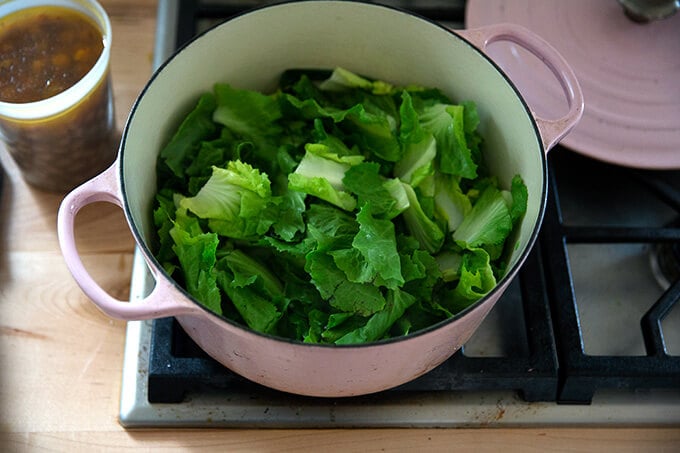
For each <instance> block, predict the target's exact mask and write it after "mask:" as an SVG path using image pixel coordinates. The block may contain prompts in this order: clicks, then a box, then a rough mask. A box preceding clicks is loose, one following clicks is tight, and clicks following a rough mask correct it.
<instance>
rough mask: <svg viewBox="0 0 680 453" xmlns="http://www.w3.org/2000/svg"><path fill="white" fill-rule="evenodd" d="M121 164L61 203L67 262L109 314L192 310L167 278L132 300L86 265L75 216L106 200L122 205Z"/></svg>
mask: <svg viewBox="0 0 680 453" xmlns="http://www.w3.org/2000/svg"><path fill="white" fill-rule="evenodd" d="M117 168H118V165H117V163H114V164H113V165H112V166H111V167H109V169H108V170H106V171H104V172H103V173H101V174H100V175H98V176H96V177H95V178H93V179H91V180H89V181H87V182H85V183H84V184H83V185H81V186H79V187H77V188H75V189H73V191H71V192H70V193H69V194H68V195H66V197H65V198H64V199H63V201H62V202H61V205H60V206H59V213H58V216H57V233H58V236H59V245H60V247H61V251H62V254H63V255H64V259H65V261H66V265H67V267H68V269H69V271H70V272H71V274H72V275H73V277H74V279H75V280H76V282H77V283H78V286H80V288H81V289H82V290H83V292H84V293H85V294H86V295H87V296H88V297H89V298H90V299H91V300H92V301H93V302H94V303H95V305H97V307H99V308H100V309H101V310H102V311H103V312H104V313H106V314H107V315H109V316H111V317H113V318H118V319H124V320H127V321H131V320H142V319H154V318H162V317H166V316H174V315H178V314H184V313H189V312H191V311H193V307H192V306H191V305H190V304H189V303H185V302H182V301H181V300H180V298H178V297H177V293H176V292H175V296H174V297H173V296H172V292H173V287H172V284H171V283H169V282H168V281H167V280H166V279H162V278H157V276H156V275H154V276H153V277H154V279H155V281H156V284H155V286H154V288H153V290H152V291H151V293H150V294H149V295H148V296H146V297H145V298H144V299H142V300H140V301H138V302H135V303H132V302H128V301H123V300H119V299H116V298H115V297H112V296H111V295H110V294H109V293H107V292H106V291H105V290H104V289H103V288H102V287H101V286H99V284H98V283H97V282H96V281H95V280H94V279H93V278H92V276H91V275H90V274H89V273H88V271H87V270H86V269H85V266H84V265H83V262H82V260H81V259H80V255H79V254H78V250H77V248H76V240H75V234H74V233H75V231H74V226H75V218H76V215H77V214H78V211H80V210H81V209H82V208H83V207H85V206H87V205H89V204H91V203H95V202H98V201H105V202H109V203H112V204H115V205H117V206H119V207H122V205H123V201H122V195H121V190H120V183H119V181H118V178H117V177H116V175H117Z"/></svg>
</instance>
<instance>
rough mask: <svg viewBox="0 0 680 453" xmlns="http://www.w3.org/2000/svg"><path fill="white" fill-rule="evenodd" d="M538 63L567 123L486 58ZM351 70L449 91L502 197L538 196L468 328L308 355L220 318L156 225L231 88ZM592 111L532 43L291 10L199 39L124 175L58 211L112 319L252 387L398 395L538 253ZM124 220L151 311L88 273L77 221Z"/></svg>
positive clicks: (170, 81) (146, 93) (325, 8)
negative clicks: (168, 265) (100, 214)
mask: <svg viewBox="0 0 680 453" xmlns="http://www.w3.org/2000/svg"><path fill="white" fill-rule="evenodd" d="M499 40H504V41H512V42H514V43H516V44H518V45H520V46H522V47H524V48H526V49H528V50H530V51H531V52H532V53H533V54H535V55H536V56H537V57H538V58H539V59H540V60H541V61H543V62H544V63H545V64H546V65H547V66H548V67H549V68H550V70H551V71H552V73H553V74H554V75H555V77H556V78H557V79H558V80H559V82H560V83H561V85H562V87H563V89H564V94H565V98H566V102H567V103H568V106H569V109H568V113H566V114H565V115H564V116H563V117H561V118H558V119H550V120H549V119H544V118H540V117H538V116H536V115H535V114H533V113H532V111H531V109H530V108H529V106H527V104H526V103H525V102H524V100H523V99H522V97H521V96H520V94H519V92H518V91H517V90H516V89H515V87H514V86H513V84H512V83H511V81H510V80H509V79H508V78H507V76H505V75H504V73H503V72H502V71H501V70H500V69H499V68H498V67H497V66H496V65H495V64H494V62H493V61H492V60H491V59H490V58H489V57H488V56H487V55H486V53H485V49H486V48H487V46H488V45H489V44H490V43H492V42H494V41H499ZM336 66H342V67H345V68H347V69H349V70H351V71H354V72H357V73H361V74H366V75H368V76H371V77H374V78H379V79H384V80H388V81H390V82H393V83H395V84H412V83H417V84H421V85H426V86H433V87H439V88H440V89H442V90H443V91H444V92H446V93H447V94H448V95H449V96H451V97H452V98H453V99H457V100H466V99H469V100H474V101H475V102H476V103H477V106H478V110H479V114H480V126H479V130H480V132H481V133H482V134H483V136H484V137H485V143H486V145H485V146H486V148H485V152H486V158H487V160H488V161H489V164H490V167H491V169H492V171H493V172H494V174H496V175H497V176H498V177H499V180H500V181H501V183H502V185H504V186H505V187H509V182H510V180H511V178H512V176H513V175H515V174H517V173H519V174H521V175H522V176H523V178H524V180H525V182H526V184H527V187H528V191H529V203H528V210H527V213H526V215H525V217H524V219H523V221H522V223H521V226H520V230H519V235H518V239H517V241H518V242H517V244H516V247H515V252H514V254H513V256H512V258H511V262H510V266H509V267H508V272H507V274H506V275H505V276H504V277H503V278H502V279H501V280H500V281H499V283H498V286H497V287H496V288H495V289H494V290H492V291H491V292H490V293H489V294H488V295H487V296H485V297H484V298H483V299H481V300H480V301H478V302H477V303H476V304H474V305H473V306H471V307H470V308H468V309H467V310H465V311H464V312H462V313H460V314H459V315H457V316H456V317H454V318H452V319H449V320H446V321H443V322H440V323H438V324H436V325H433V326H431V327H430V328H427V329H424V330H421V331H419V332H415V333H413V334H411V335H409V336H406V337H402V338H396V339H391V340H386V341H380V342H375V343H369V344H365V345H355V346H351V345H350V346H329V345H309V344H303V343H300V342H295V341H289V340H285V339H281V338H277V337H273V336H268V335H263V334H260V333H256V332H253V331H251V330H249V329H247V328H244V327H243V326H240V325H237V324H235V323H234V322H232V321H229V320H227V319H225V318H223V317H221V316H217V315H215V314H213V313H212V312H209V311H207V310H206V309H205V308H204V307H203V306H202V305H200V304H199V303H198V302H197V301H196V300H194V299H193V298H192V297H191V296H189V295H188V293H187V292H186V291H185V290H184V289H182V288H181V287H180V286H178V285H177V284H176V283H175V282H174V281H173V280H172V279H171V278H170V277H169V276H168V275H167V274H166V273H165V272H164V271H163V269H162V267H161V266H160V265H159V263H158V261H157V260H156V259H155V258H154V256H153V254H152V250H151V248H150V245H149V244H151V243H152V238H153V237H154V228H153V221H152V215H151V206H152V200H153V197H154V194H155V191H156V173H155V168H156V167H155V166H156V158H157V155H158V152H159V151H160V149H161V148H162V146H163V145H164V144H165V142H166V141H167V140H168V139H169V137H170V136H171V134H172V132H173V131H174V130H175V128H176V127H177V125H178V124H179V122H180V121H181V119H182V118H183V116H184V115H185V114H186V113H187V112H188V110H189V109H190V108H191V107H192V106H193V104H194V103H195V101H196V99H197V98H198V96H199V95H200V94H201V93H202V92H205V91H208V90H210V89H211V88H212V86H213V85H214V83H216V82H218V81H226V82H229V83H231V84H233V85H235V86H238V87H240V88H249V89H258V90H262V91H265V92H271V91H273V90H274V89H275V88H276V84H277V80H278V76H279V75H280V74H281V73H282V72H283V71H284V70H286V69H290V68H333V67H336ZM582 111H583V97H582V94H581V91H580V88H579V84H578V82H577V80H576V78H575V76H574V73H573V72H572V70H571V69H570V67H569V66H568V65H567V63H566V62H565V61H564V60H563V59H562V57H561V56H560V55H559V54H558V53H557V52H556V51H555V50H554V49H553V48H552V47H550V46H549V45H548V44H547V43H546V42H544V41H543V40H542V39H540V38H538V37H537V36H536V35H534V34H532V33H531V32H529V31H527V30H526V29H523V28H520V27H518V26H512V25H506V24H503V25H495V26H489V27H485V28H479V29H474V30H462V31H451V30H449V29H447V28H444V27H442V26H440V25H438V24H435V23H432V22H430V21H428V20H425V19H422V18H419V17H417V16H414V15H412V14H409V13H406V12H403V11H400V10H396V9H392V8H389V7H385V6H379V5H374V4H363V3H355V2H347V1H317V2H292V3H284V4H279V5H275V6H269V7H265V8H261V9H258V10H254V11H252V12H249V13H247V14H243V15H240V16H237V17H235V18H233V19H231V20H229V21H227V22H225V23H223V24H221V25H219V26H217V27H216V28H213V29H211V30H209V31H207V32H206V33H204V34H202V35H200V36H199V37H197V38H196V39H195V40H194V41H192V42H191V43H190V44H188V45H187V46H186V47H184V48H182V49H181V50H180V51H178V52H177V53H176V54H175V55H174V56H173V57H172V58H170V59H169V60H168V61H167V62H166V63H165V64H164V65H163V66H162V67H161V68H160V69H159V70H158V71H157V72H156V73H155V74H154V75H153V77H152V78H151V80H150V81H149V83H148V84H147V85H146V87H145V88H144V90H143V91H142V93H141V94H140V96H139V98H138V99H137V101H136V102H135V104H134V106H133V109H132V111H131V113H130V116H129V118H128V121H127V124H126V126H125V129H124V132H123V137H122V140H121V144H120V150H119V154H118V158H117V160H116V162H115V163H114V164H113V165H112V166H111V167H110V168H109V169H108V170H106V171H105V172H104V173H102V174H100V175H99V176H97V177H95V178H93V179H92V180H90V181H88V182H86V183H84V184H83V185H82V186H80V187H78V188H76V189H75V190H73V191H72V192H71V193H70V194H68V195H67V196H66V198H65V199H64V200H63V202H62V205H61V207H60V210H59V218H58V229H59V241H60V244H61V248H62V251H63V254H64V257H65V259H66V263H67V265H68V267H69V269H70V271H71V272H72V274H73V276H74V277H75V280H76V281H77V282H78V284H79V285H80V287H81V288H82V290H83V291H84V292H85V294H86V295H87V296H88V297H89V298H91V299H92V301H93V302H94V303H95V304H96V305H97V306H98V307H99V308H100V309H101V310H103V311H104V312H105V313H106V314H108V315H109V316H112V317H115V318H119V319H124V320H142V319H151V318H161V317H167V316H174V317H176V318H177V320H178V322H179V323H180V324H181V325H182V327H183V328H184V329H185V330H186V332H187V333H188V334H189V335H190V336H191V337H192V338H193V340H194V341H195V342H196V343H197V344H198V345H199V346H200V347H201V348H203V349H204V350H205V351H206V352H207V353H208V354H209V355H211V356H212V357H213V358H215V359H216V360H218V361H219V362H220V363H222V364H223V365H224V366H226V367H228V368H230V369H231V370H233V371H235V372H236V373H239V374H241V375H242V376H244V377H246V378H248V379H250V380H252V381H255V382H258V383H260V384H263V385H265V386H268V387H271V388H275V389H278V390H282V391H286V392H291V393H296V394H303V395H311V396H326V397H331V396H332V397H336V396H352V395H361V394H368V393H372V392H377V391H381V390H385V389H388V388H392V387H395V386H397V385H399V384H402V383H405V382H408V381H410V380H412V379H415V378H416V377H418V376H420V375H422V374H424V373H427V372H428V371H430V370H431V369H433V368H435V367H436V366H437V365H439V364H441V363H442V362H443V361H444V360H446V359H447V358H449V357H450V356H451V355H452V354H453V353H454V352H456V351H457V350H458V349H459V348H460V347H461V346H462V345H463V344H464V343H465V342H466V341H467V340H468V339H469V338H470V336H471V335H472V334H473V332H474V331H475V329H477V327H478V326H479V325H480V323H481V322H482V320H483V319H484V318H485V316H486V315H487V314H488V313H489V311H490V310H491V308H492V307H493V306H494V304H495V303H496V301H497V300H498V298H499V297H500V296H501V294H502V293H503V291H504V290H505V289H506V287H507V286H508V284H509V282H510V281H511V280H512V278H513V277H514V276H515V274H516V273H517V271H518V269H519V267H520V266H521V265H522V263H523V262H524V260H525V258H526V256H527V254H528V253H529V251H530V248H531V247H532V246H533V244H534V242H535V240H536V237H537V234H538V230H539V226H540V224H541V221H542V218H543V210H544V208H545V202H546V190H547V179H546V171H547V167H546V153H547V152H548V150H549V149H550V148H551V147H553V146H554V145H555V144H556V143H557V142H558V141H559V140H560V139H561V138H562V137H564V136H565V135H566V134H567V133H568V132H569V131H570V130H571V129H572V128H573V127H574V126H575V125H576V123H577V122H578V121H579V119H580V117H581V114H582ZM97 201H107V202H111V203H114V204H116V205H118V206H120V207H121V208H122V209H123V210H124V212H125V216H126V218H127V221H128V224H129V226H130V229H131V231H132V234H133V236H134V238H135V240H136V242H137V245H138V247H139V249H140V250H141V253H142V254H143V256H144V258H145V260H146V262H147V264H148V267H149V269H150V272H151V274H152V276H153V278H154V279H155V286H154V288H153V290H152V291H151V293H150V294H149V295H148V296H147V297H146V298H144V299H143V300H140V301H135V302H128V301H122V300H117V299H116V298H114V297H112V296H111V295H109V294H108V293H107V292H106V291H104V290H103V289H102V288H101V287H100V286H99V285H98V284H97V283H96V282H95V281H94V280H93V279H92V277H91V276H90V275H89V274H88V273H87V271H86V270H85V268H84V266H83V264H82V262H81V259H80V257H79V256H78V252H77V250H76V246H75V239H74V219H75V217H76V215H77V213H78V211H79V210H80V209H81V208H83V207H84V206H86V205H88V204H90V203H93V202H97Z"/></svg>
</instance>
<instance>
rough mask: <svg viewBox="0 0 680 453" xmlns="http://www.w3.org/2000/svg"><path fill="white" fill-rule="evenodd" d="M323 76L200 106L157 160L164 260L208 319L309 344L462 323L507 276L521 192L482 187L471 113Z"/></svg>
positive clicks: (339, 74) (492, 183)
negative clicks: (460, 316) (459, 317)
mask: <svg viewBox="0 0 680 453" xmlns="http://www.w3.org/2000/svg"><path fill="white" fill-rule="evenodd" d="M328 74H329V73H326V77H325V78H324V79H323V80H321V81H319V80H318V77H317V76H318V75H319V71H301V70H296V71H288V72H286V73H284V75H283V76H282V79H281V86H280V88H279V90H277V91H276V92H275V93H273V94H270V95H267V94H262V93H259V92H255V91H249V90H241V89H237V88H234V87H232V86H230V85H228V84H217V85H215V87H214V91H213V92H211V93H205V94H203V96H201V98H200V99H199V100H198V102H197V104H196V106H195V108H194V110H193V111H192V112H190V113H189V115H188V116H187V117H186V118H185V119H184V121H183V122H182V124H181V125H180V127H179V128H178V130H177V132H176V133H175V135H174V136H173V137H172V139H171V140H170V141H169V143H168V144H167V145H166V146H165V148H164V149H163V150H162V151H161V153H160V155H159V158H158V165H157V171H158V181H159V182H158V192H157V194H156V203H155V206H154V212H153V218H154V222H155V225H156V228H157V231H158V246H157V249H156V257H157V258H158V260H159V261H160V262H161V263H162V265H163V267H164V268H165V270H166V271H167V272H168V273H169V274H170V275H171V276H172V277H173V278H174V279H175V280H177V281H178V282H179V283H180V284H182V285H183V286H184V287H185V288H186V290H187V291H188V292H189V293H190V294H191V295H192V296H194V297H195V298H196V299H197V300H198V301H199V302H201V303H202V304H204V305H205V306H206V307H207V308H208V309H210V310H212V311H213V312H215V313H217V314H220V315H223V316H225V317H227V318H230V319H232V320H234V321H236V322H238V323H241V324H243V325H245V326H248V327H249V328H251V329H254V330H256V331H259V332H264V333H268V334H272V335H276V336H281V337H286V338H291V339H295V340H299V341H303V342H309V343H335V344H354V343H365V342H372V341H377V340H380V339H384V338H390V337H394V336H400V335H406V334H409V333H411V332H414V331H416V330H419V329H422V328H425V327H428V326H430V325H432V324H434V323H436V322H438V321H441V320H444V319H447V318H449V317H452V316H455V315H456V313H459V312H460V311H461V310H463V309H465V308H466V307H468V306H470V305H471V304H473V303H474V302H475V301H477V300H478V299H480V298H481V297H483V296H484V295H485V294H487V293H488V292H489V291H490V290H491V289H492V288H493V287H494V286H495V285H496V282H497V280H498V278H499V277H500V276H502V275H503V273H504V271H505V266H506V263H505V261H504V259H505V257H506V256H507V255H508V253H507V252H508V250H506V249H510V248H511V247H512V244H510V242H511V241H509V240H507V238H508V237H509V236H510V235H511V233H512V231H513V229H514V228H515V227H516V226H517V225H518V223H519V221H520V219H521V218H522V216H523V215H524V212H525V211H526V205H527V189H526V186H525V185H524V183H523V181H522V179H521V177H520V176H519V175H517V176H515V178H514V179H513V180H512V184H511V188H510V189H509V190H504V189H501V188H500V187H499V185H498V182H497V180H496V178H495V177H493V176H492V175H489V173H488V171H487V169H486V166H485V163H484V159H483V155H482V148H481V144H482V137H481V136H480V135H479V133H478V132H477V124H478V122H479V119H478V116H477V111H476V107H475V104H474V103H473V102H463V103H460V104H454V103H452V102H451V100H450V99H448V98H447V97H446V96H445V95H444V94H443V93H442V92H441V91H439V90H437V89H432V88H425V87H419V86H408V87H397V86H393V85H391V84H389V83H387V82H384V81H374V80H369V79H366V78H364V77H361V76H359V75H357V74H353V73H351V72H349V71H347V70H345V69H342V68H336V69H335V70H334V71H332V73H330V75H328ZM506 242H507V244H506Z"/></svg>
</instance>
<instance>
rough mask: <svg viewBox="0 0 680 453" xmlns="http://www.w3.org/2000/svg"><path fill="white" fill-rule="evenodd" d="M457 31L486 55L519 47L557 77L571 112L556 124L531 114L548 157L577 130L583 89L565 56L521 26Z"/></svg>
mask: <svg viewBox="0 0 680 453" xmlns="http://www.w3.org/2000/svg"><path fill="white" fill-rule="evenodd" d="M454 31H455V32H456V33H458V34H459V35H460V36H462V37H463V38H465V39H466V40H468V41H469V42H471V43H472V44H473V45H474V46H475V47H477V48H479V49H480V50H481V51H482V52H485V53H486V48H487V46H488V45H489V44H491V43H493V42H496V41H510V42H513V43H515V44H518V45H520V46H522V47H523V48H525V49H526V50H528V51H529V52H531V53H532V54H534V55H535V56H536V57H537V58H538V59H540V60H541V61H542V62H543V63H544V64H545V65H546V66H547V67H548V69H550V71H551V72H552V73H553V74H554V75H555V77H556V78H557V80H558V81H559V83H560V85H561V87H562V90H563V92H564V95H565V97H566V98H567V103H568V105H569V111H568V112H567V113H566V114H565V115H564V116H562V117H561V118H558V119H554V120H549V119H545V118H541V117H540V116H538V115H536V114H535V113H533V112H532V114H533V116H534V120H535V121H536V125H537V126H538V130H539V132H540V134H541V140H542V142H543V147H544V149H545V152H546V153H547V152H548V151H549V150H550V148H552V147H553V146H555V145H556V144H557V143H558V142H559V141H560V140H561V139H562V138H564V136H565V135H567V134H568V133H569V131H571V130H572V129H573V128H574V126H576V124H577V123H578V122H579V120H580V119H581V116H582V115H583V92H582V91H581V86H580V85H579V83H578V80H577V79H576V75H575V74H574V71H573V70H572V69H571V67H570V66H569V64H568V63H567V62H566V61H565V59H564V58H563V57H562V55H560V54H559V53H558V52H557V50H555V48H554V47H552V46H551V45H550V44H548V42H546V41H545V40H544V39H543V38H541V37H539V36H538V35H536V34H535V33H533V32H531V31H530V30H528V29H526V28H524V27H522V26H520V25H516V24H509V23H503V24H496V25H489V26H484V27H480V28H473V29H469V30H454Z"/></svg>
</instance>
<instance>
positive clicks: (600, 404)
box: [120, 1, 680, 428]
mask: <svg viewBox="0 0 680 453" xmlns="http://www.w3.org/2000/svg"><path fill="white" fill-rule="evenodd" d="M256 3H258V2H249V1H245V2H244V1H240V2H230V1H222V2H215V1H203V2H201V1H199V2H188V1H187V2H179V1H166V2H160V4H159V10H158V31H157V39H156V49H155V65H156V67H157V66H159V65H160V64H161V63H162V62H163V61H164V60H165V59H166V58H167V57H168V56H169V55H171V53H172V52H173V51H174V50H175V49H176V47H177V46H178V43H179V42H181V41H182V40H183V39H186V37H185V38H182V37H181V35H182V34H184V35H190V34H191V33H195V32H196V31H199V30H200V29H202V28H204V27H206V26H209V25H211V24H213V23H215V22H217V21H220V20H222V19H223V18H224V17H225V15H228V14H232V13H233V11H234V5H235V4H239V5H248V6H252V5H255V4H256ZM384 3H390V2H384ZM392 3H397V4H399V6H404V7H409V6H410V5H412V4H415V2H392ZM439 3H445V4H446V5H447V7H448V8H449V9H448V10H447V11H454V12H452V13H451V14H448V15H446V14H445V15H444V16H442V17H444V20H445V21H446V23H447V24H448V25H451V26H453V27H456V26H462V23H461V22H460V21H457V20H456V17H457V16H456V12H457V13H460V12H461V11H462V8H463V7H464V2H437V1H430V2H422V3H418V5H419V6H420V7H421V8H423V7H424V6H423V5H425V6H428V7H429V6H432V11H439V12H438V13H437V14H442V10H437V8H438V4H439ZM225 5H226V6H225ZM199 6H200V7H199ZM199 10H201V11H202V13H200V14H199V13H197V11H199ZM188 13H191V14H194V15H196V17H200V20H193V19H192V21H190V24H193V25H192V27H193V28H192V27H189V28H191V30H190V31H189V32H188V31H187V21H186V20H185V19H186V17H184V15H186V14H188ZM679 152H680V150H679ZM550 170H551V181H550V183H551V194H550V199H549V207H548V209H549V211H550V212H547V214H546V220H545V222H544V226H543V228H542V230H541V238H540V239H539V242H538V244H537V245H536V247H535V250H534V252H533V253H532V256H531V257H530V258H529V260H528V261H527V264H525V266H524V267H525V268H526V269H523V271H522V272H521V273H520V274H521V275H520V276H519V277H518V278H517V281H516V282H513V284H512V285H511V287H510V289H509V290H508V291H507V294H506V295H504V297H503V298H502V299H501V300H500V301H499V303H498V304H497V305H496V307H495V308H494V310H493V311H492V313H491V314H490V315H489V317H488V318H487V319H486V320H485V321H484V323H483V325H482V326H481V328H480V329H479V330H478V331H477V333H476V334H475V336H474V337H473V338H472V339H471V340H470V342H469V343H468V344H466V345H465V347H464V348H463V350H462V351H461V352H460V353H459V354H457V355H456V356H454V358H452V359H451V360H449V361H448V362H446V363H445V364H444V365H442V366H441V367H440V368H438V369H436V370H434V371H433V372H431V373H429V374H428V375H427V376H425V377H423V378H422V379H418V380H416V381H414V382H413V383H409V384H407V385H405V386H403V387H402V388H399V389H396V390H394V391H387V392H383V393H380V394H376V395H369V396H365V397H357V398H345V399H320V398H309V397H299V396H295V395H288V394H284V393H281V392H276V391H273V390H269V389H265V388H262V387H259V386H257V385H253V384H249V383H248V382H246V381H245V380H243V379H241V378H239V377H238V376H235V375H233V374H232V373H230V372H229V371H228V370H226V369H224V368H222V367H221V366H220V365H218V364H216V362H213V361H212V359H209V358H207V357H205V356H203V355H202V354H201V352H200V351H195V350H194V349H195V345H194V347H193V348H192V345H191V344H190V340H187V339H186V338H188V337H186V338H184V337H185V336H183V335H182V333H183V332H181V328H179V327H178V326H177V325H176V324H174V323H173V322H172V320H171V319H166V320H160V321H136V322H130V323H129V324H128V327H127V339H126V346H125V355H124V367H123V381H122V389H121V405H120V422H121V424H122V425H123V426H125V427H127V428H138V427H151V426H153V427H272V428H279V427H463V426H468V427H469V426H475V427H477V426H479V427H481V426H546V425H551V426H555V425H560V426H577V425H588V426H597V425H606V426H613V425H616V426H625V425H635V426H642V425H648V426H664V425H666V426H667V425H680V309H679V308H677V307H675V305H677V304H676V302H677V300H678V299H680V279H677V277H675V276H672V277H670V278H668V277H662V276H661V273H660V272H659V269H658V267H659V266H658V264H656V263H657V261H656V259H655V251H656V249H658V248H662V249H665V250H666V252H664V253H665V254H666V255H668V250H670V254H671V255H672V254H673V253H675V254H676V256H677V254H678V247H679V246H680V245H679V244H680V226H679V225H678V224H677V223H673V222H678V219H679V218H680V171H664V172H651V171H636V170H631V169H623V168H619V167H616V166H612V165H608V164H604V163H600V162H596V161H592V160H590V159H588V158H585V157H582V156H578V155H576V154H575V153H572V152H571V151H569V150H567V149H556V150H554V151H552V152H551V156H550ZM673 247H674V248H673ZM666 255H664V256H666ZM152 285H153V281H152V279H151V278H150V276H149V274H148V272H147V270H146V265H145V263H144V260H143V259H142V258H141V255H140V254H139V253H137V254H136V255H135V261H134V266H133V272H132V282H131V303H135V301H138V300H141V299H142V298H143V297H144V296H145V295H146V294H147V293H148V291H149V288H150V287H151V286H152ZM178 329H179V330H178ZM174 341H181V342H185V343H182V344H183V345H184V346H182V347H181V349H182V350H183V352H182V353H177V352H176V351H175V349H176V348H177V347H176V346H175V343H173V342H174ZM187 341H189V344H188V346H187V343H186V342H187ZM461 370H462V371H461ZM161 384H163V385H164V386H163V387H161V388H159V387H158V386H159V385H161Z"/></svg>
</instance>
